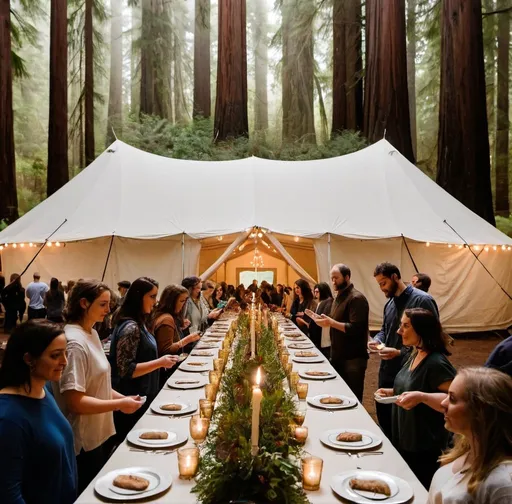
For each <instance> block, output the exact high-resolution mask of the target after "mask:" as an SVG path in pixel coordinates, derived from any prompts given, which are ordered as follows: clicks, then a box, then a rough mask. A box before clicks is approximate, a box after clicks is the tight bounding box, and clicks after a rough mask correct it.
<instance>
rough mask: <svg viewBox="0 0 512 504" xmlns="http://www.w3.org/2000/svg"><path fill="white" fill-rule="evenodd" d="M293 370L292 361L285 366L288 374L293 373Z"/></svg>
mask: <svg viewBox="0 0 512 504" xmlns="http://www.w3.org/2000/svg"><path fill="white" fill-rule="evenodd" d="M292 370H293V364H292V363H291V362H288V364H286V366H285V371H286V374H287V375H288V376H290V374H291V373H292Z"/></svg>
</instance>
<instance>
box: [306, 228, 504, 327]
mask: <svg viewBox="0 0 512 504" xmlns="http://www.w3.org/2000/svg"><path fill="white" fill-rule="evenodd" d="M407 244H408V246H409V250H410V252H411V255H412V257H413V259H414V261H415V263H416V266H417V267H418V269H419V271H420V272H421V273H426V274H428V275H429V276H430V277H431V278H432V287H431V289H430V294H432V296H433V297H434V298H435V300H436V302H437V304H438V306H439V310H440V314H441V321H442V323H443V327H444V328H445V329H446V330H447V331H449V332H451V333H461V332H474V331H485V330H491V329H506V328H507V327H509V326H511V325H512V302H511V301H510V299H509V298H508V297H507V295H506V294H505V293H504V292H503V291H502V290H501V289H500V287H499V286H498V285H497V284H496V282H495V281H494V280H493V279H492V278H491V277H490V276H489V274H488V273H487V272H486V271H485V270H484V268H483V267H482V265H481V264H479V263H478V262H477V261H476V259H475V258H474V256H473V255H472V254H471V252H470V251H469V250H468V249H466V248H462V249H459V248H458V247H456V246H453V247H451V248H449V247H448V245H437V244H436V245H434V244H432V245H431V246H429V247H427V246H426V244H425V243H418V242H412V241H409V240H408V241H407ZM327 249H328V245H327V238H326V237H323V238H321V239H319V240H316V241H315V251H316V254H317V267H318V274H319V277H320V279H321V280H322V281H326V282H330V278H329V277H330V275H329V266H328V259H327ZM479 259H480V260H481V261H482V262H483V264H485V266H486V267H487V268H488V269H489V271H490V272H491V273H492V274H493V276H494V277H495V278H496V279H497V280H498V282H499V283H500V284H501V285H502V286H503V287H504V288H505V290H506V291H507V292H509V293H510V292H512V252H511V251H503V250H501V249H500V248H499V247H498V248H497V250H493V249H492V247H490V250H489V251H488V252H486V251H483V250H482V251H481V253H480V256H479ZM385 261H387V262H390V263H393V264H395V265H396V266H398V267H399V269H400V272H401V274H402V279H403V280H404V281H405V282H410V280H411V278H412V276H413V275H414V273H415V270H414V266H413V264H412V261H411V259H410V257H409V254H408V252H407V249H406V247H405V246H404V244H403V241H402V239H401V238H395V239H388V240H353V239H346V238H342V237H339V236H331V263H332V264H333V265H334V264H336V263H345V264H346V265H347V266H349V267H350V269H351V271H352V281H353V283H354V285H355V287H356V288H357V289H359V290H360V291H361V292H363V293H364V295H365V296H366V297H367V298H368V302H369V304H370V327H371V329H375V330H376V329H380V327H381V324H382V313H383V308H384V304H385V302H386V298H385V296H384V294H383V293H382V292H381V291H380V289H379V286H378V284H377V282H376V281H375V279H374V277H373V271H374V269H375V266H376V265H377V264H379V263H381V262H385Z"/></svg>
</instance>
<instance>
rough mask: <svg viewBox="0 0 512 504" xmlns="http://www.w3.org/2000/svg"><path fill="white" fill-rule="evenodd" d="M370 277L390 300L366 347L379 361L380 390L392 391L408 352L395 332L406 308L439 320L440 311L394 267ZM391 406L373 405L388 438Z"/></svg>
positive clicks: (379, 267) (382, 267)
mask: <svg viewBox="0 0 512 504" xmlns="http://www.w3.org/2000/svg"><path fill="white" fill-rule="evenodd" d="M373 276H374V277H375V280H376V281H377V283H378V284H379V287H380V290H381V291H382V292H383V293H384V294H385V295H386V297H387V298H388V299H389V300H388V302H387V303H386V304H385V306H384V320H383V323H382V328H381V330H380V331H379V332H378V333H377V335H376V336H375V339H374V341H372V342H370V343H369V347H370V349H371V350H379V357H380V358H381V359H382V361H381V363H380V369H379V388H393V383H394V381H395V377H396V375H397V374H398V372H399V371H400V369H401V367H402V365H403V363H404V362H405V360H406V358H407V357H408V354H409V349H408V348H406V347H402V338H401V336H400V335H399V334H398V332H397V331H398V328H399V327H400V320H401V319H402V314H403V313H404V311H405V310H406V309H407V308H424V309H425V310H429V311H431V312H432V313H433V314H434V315H436V317H439V312H438V309H437V305H436V303H435V301H434V299H433V298H432V296H430V294H427V293H426V292H423V291H421V290H419V289H415V288H414V287H412V286H411V285H409V286H406V285H405V284H404V282H403V281H402V278H401V275H400V270H399V269H398V268H397V267H396V266H395V265H394V264H390V263H382V264H379V265H377V267H376V268H375V271H374V273H373ZM391 406H392V405H391V404H380V403H376V409H377V418H378V419H379V425H380V427H381V429H382V430H383V431H384V434H386V436H388V438H391Z"/></svg>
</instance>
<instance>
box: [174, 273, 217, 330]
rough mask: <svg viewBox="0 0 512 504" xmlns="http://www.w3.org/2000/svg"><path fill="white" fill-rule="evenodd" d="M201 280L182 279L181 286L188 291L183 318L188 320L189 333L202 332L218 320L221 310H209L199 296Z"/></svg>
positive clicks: (195, 278)
mask: <svg viewBox="0 0 512 504" xmlns="http://www.w3.org/2000/svg"><path fill="white" fill-rule="evenodd" d="M202 284H203V282H202V280H201V279H200V278H199V277H196V276H190V277H186V278H184V279H183V281H182V282H181V285H182V286H183V287H185V289H187V290H188V293H189V297H188V300H187V304H186V305H185V308H184V310H185V318H186V319H188V320H190V328H189V330H190V332H191V333H194V332H197V331H204V330H205V329H206V328H207V327H208V325H209V324H210V323H211V322H213V321H214V320H216V319H218V318H219V315H220V314H221V312H222V310H219V309H215V310H211V311H210V309H209V308H208V305H207V303H206V301H204V298H203V296H202V295H201V287H202Z"/></svg>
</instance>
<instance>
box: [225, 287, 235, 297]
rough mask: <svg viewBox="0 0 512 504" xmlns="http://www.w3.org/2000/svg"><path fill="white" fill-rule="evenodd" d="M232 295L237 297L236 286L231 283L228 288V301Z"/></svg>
mask: <svg viewBox="0 0 512 504" xmlns="http://www.w3.org/2000/svg"><path fill="white" fill-rule="evenodd" d="M232 297H235V286H234V285H231V284H229V285H228V288H227V289H226V301H228V300H229V299H231V298H232Z"/></svg>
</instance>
